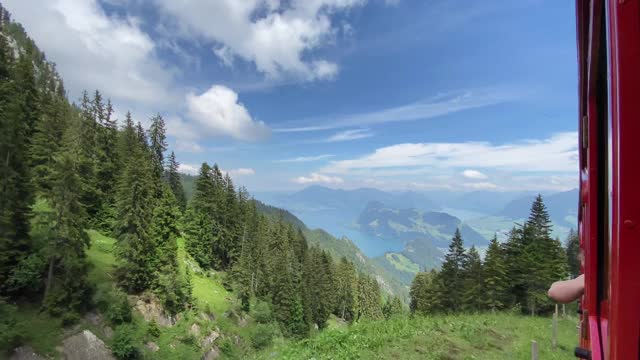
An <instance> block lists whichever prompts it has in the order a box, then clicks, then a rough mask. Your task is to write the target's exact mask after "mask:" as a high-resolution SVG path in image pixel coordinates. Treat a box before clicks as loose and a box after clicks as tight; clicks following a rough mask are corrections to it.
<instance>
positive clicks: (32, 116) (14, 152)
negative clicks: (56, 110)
mask: <svg viewBox="0 0 640 360" xmlns="http://www.w3.org/2000/svg"><path fill="white" fill-rule="evenodd" d="M0 38H1V39H0V125H1V126H0V128H1V129H2V131H0V133H1V135H0V159H2V160H1V161H0V284H3V285H4V284H5V282H6V280H7V278H8V276H9V273H10V272H11V269H12V268H14V267H15V266H16V264H18V263H19V262H20V261H21V260H22V259H23V258H24V257H26V256H27V255H28V254H29V252H30V250H31V241H30V239H29V219H30V217H31V209H30V207H31V204H32V202H33V189H32V186H31V177H30V171H29V168H28V164H29V156H28V150H29V144H30V135H31V133H32V131H33V126H34V124H35V121H36V120H37V116H38V107H37V92H36V90H35V82H34V75H33V66H31V63H30V62H29V61H28V59H27V57H26V55H25V56H22V57H21V58H20V60H19V62H18V64H17V65H16V66H15V67H14V64H13V61H12V55H11V49H10V47H9V46H8V44H7V42H6V38H5V37H4V36H0ZM2 287H3V286H2V285H0V291H2V289H1V288H2Z"/></svg>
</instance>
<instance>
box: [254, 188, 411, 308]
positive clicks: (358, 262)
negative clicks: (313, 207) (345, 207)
mask: <svg viewBox="0 0 640 360" xmlns="http://www.w3.org/2000/svg"><path fill="white" fill-rule="evenodd" d="M255 203H256V206H257V208H258V210H259V211H260V212H261V213H263V214H265V215H266V216H267V217H269V218H271V219H272V220H282V221H285V222H288V223H290V224H292V225H294V226H295V227H296V228H298V229H300V230H301V231H302V233H303V234H304V236H305V238H306V239H307V242H308V243H309V245H311V246H317V247H319V248H320V249H323V250H325V251H327V252H328V253H329V254H331V256H332V257H333V259H334V260H335V261H339V260H340V259H341V258H343V257H345V258H347V260H349V261H351V262H352V263H353V264H354V265H355V267H356V269H358V271H360V272H363V273H366V274H369V275H372V276H374V277H375V278H376V280H378V283H379V284H380V285H381V286H382V288H383V289H384V290H385V291H386V293H387V294H392V295H396V296H400V297H401V298H404V299H408V289H407V287H406V286H405V285H406V284H405V283H404V282H403V281H400V280H399V279H398V278H396V277H395V276H394V274H393V273H391V272H390V271H388V270H387V269H386V268H385V267H383V266H380V264H379V263H378V262H376V261H374V260H372V259H370V258H369V257H367V256H366V255H365V254H364V253H362V251H361V250H360V249H359V248H358V246H356V244H354V243H353V241H351V240H349V239H348V238H346V237H342V238H336V237H334V236H332V235H331V234H329V233H328V232H326V231H324V230H322V229H313V230H311V229H309V228H308V227H307V226H306V225H305V224H304V223H303V222H302V221H301V220H300V219H298V218H297V217H296V216H295V215H293V214H292V213H290V212H289V211H287V210H284V209H280V208H277V207H273V206H269V205H265V204H263V203H262V202H260V201H257V200H256V201H255Z"/></svg>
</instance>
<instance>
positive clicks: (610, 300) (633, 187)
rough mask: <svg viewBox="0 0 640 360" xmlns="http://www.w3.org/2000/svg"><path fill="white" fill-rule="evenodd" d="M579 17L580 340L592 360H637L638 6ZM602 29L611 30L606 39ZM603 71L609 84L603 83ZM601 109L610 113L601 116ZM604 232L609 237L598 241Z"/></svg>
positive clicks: (626, 4) (615, 4)
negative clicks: (605, 158)
mask: <svg viewBox="0 0 640 360" xmlns="http://www.w3.org/2000/svg"><path fill="white" fill-rule="evenodd" d="M605 9H606V11H605ZM576 16H577V37H578V62H579V98H580V105H579V106H580V107H579V109H580V124H581V126H580V142H581V146H580V187H581V189H580V190H581V191H580V195H581V196H580V212H579V226H578V229H579V234H580V243H581V247H582V249H583V251H584V253H585V264H584V268H583V270H584V273H585V293H584V296H583V299H582V308H583V311H584V312H583V322H582V324H584V326H587V327H588V329H583V330H588V331H582V332H581V334H582V336H581V339H580V344H581V346H582V347H585V348H588V349H590V350H591V354H592V357H591V358H592V359H614V360H622V359H639V358H640V191H638V189H637V187H638V185H639V184H640V166H639V165H640V162H639V161H638V159H639V156H640V141H638V140H637V134H640V0H606V1H605V0H577V1H576ZM603 17H604V19H605V20H606V21H603ZM602 24H606V26H607V32H606V38H603V36H602V34H603V33H604V32H603V31H601V30H602V29H601V26H602ZM601 50H606V55H607V56H606V58H607V59H608V64H607V66H606V67H599V64H598V61H601V59H602V57H599V56H598V55H599V54H600V51H601ZM602 69H606V71H607V74H606V76H602V73H600V75H601V76H598V75H599V73H598V71H599V70H600V71H601V72H602ZM603 104H604V105H603ZM603 106H605V107H608V113H607V112H604V113H603V112H602V111H600V112H598V110H599V109H598V107H601V108H602V107H603ZM603 124H606V125H604V126H603ZM607 126H609V128H610V134H609V136H610V138H609V140H608V141H610V142H611V154H610V157H609V159H610V160H611V164H609V165H608V166H610V167H611V170H610V171H611V176H610V181H611V183H610V184H608V186H607V187H604V186H603V184H599V183H598V181H604V179H606V178H607V175H608V171H609V169H608V166H607V164H606V163H604V162H603V157H602V156H601V155H600V156H599V151H600V152H602V151H603V148H604V149H606V148H607V147H606V144H598V141H603V142H606V141H607V134H603V133H602V129H603V128H604V129H606V128H607ZM600 145H604V147H602V146H600ZM599 146H600V147H599ZM598 191H600V192H601V193H600V194H598ZM602 192H605V193H604V194H603V193H602ZM599 202H602V203H599ZM605 202H606V203H605ZM607 203H608V206H609V207H610V211H611V219H610V222H611V223H610V224H608V219H607V217H608V214H607V211H599V210H601V207H606V206H607ZM603 228H604V229H606V230H605V235H604V236H603V235H600V236H599V233H598V231H599V229H600V231H601V232H600V234H602V229H603ZM609 229H610V231H609ZM607 233H608V234H609V235H608V236H606V234H607ZM607 240H608V243H607ZM599 242H600V243H599ZM602 242H604V243H602ZM606 249H608V251H606ZM599 252H601V253H600V254H599ZM599 259H600V260H601V261H602V264H598V261H599ZM599 276H600V277H601V281H600V282H599V281H598V277H599ZM598 286H601V287H602V289H598Z"/></svg>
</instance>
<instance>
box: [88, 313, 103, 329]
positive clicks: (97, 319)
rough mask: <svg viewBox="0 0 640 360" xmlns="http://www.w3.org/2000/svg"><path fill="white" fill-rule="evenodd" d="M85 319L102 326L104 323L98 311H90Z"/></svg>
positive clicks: (94, 324)
mask: <svg viewBox="0 0 640 360" xmlns="http://www.w3.org/2000/svg"><path fill="white" fill-rule="evenodd" d="M84 319H85V320H86V321H87V322H88V323H89V324H91V325H93V326H100V324H102V315H101V314H100V313H96V312H93V311H92V312H88V313H87V314H86V315H85V316H84Z"/></svg>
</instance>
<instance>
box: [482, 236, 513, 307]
mask: <svg viewBox="0 0 640 360" xmlns="http://www.w3.org/2000/svg"><path fill="white" fill-rule="evenodd" d="M508 287H509V283H508V280H507V270H506V265H505V257H504V251H503V249H502V247H501V246H500V244H499V243H498V238H497V237H495V236H494V237H493V239H492V240H491V243H490V244H489V248H488V249H487V254H486V255H485V258H484V290H485V294H484V296H483V297H482V300H483V302H484V307H485V308H486V309H489V310H491V311H496V310H501V309H504V308H505V306H506V305H507V298H506V294H505V292H506V291H507V290H508Z"/></svg>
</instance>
